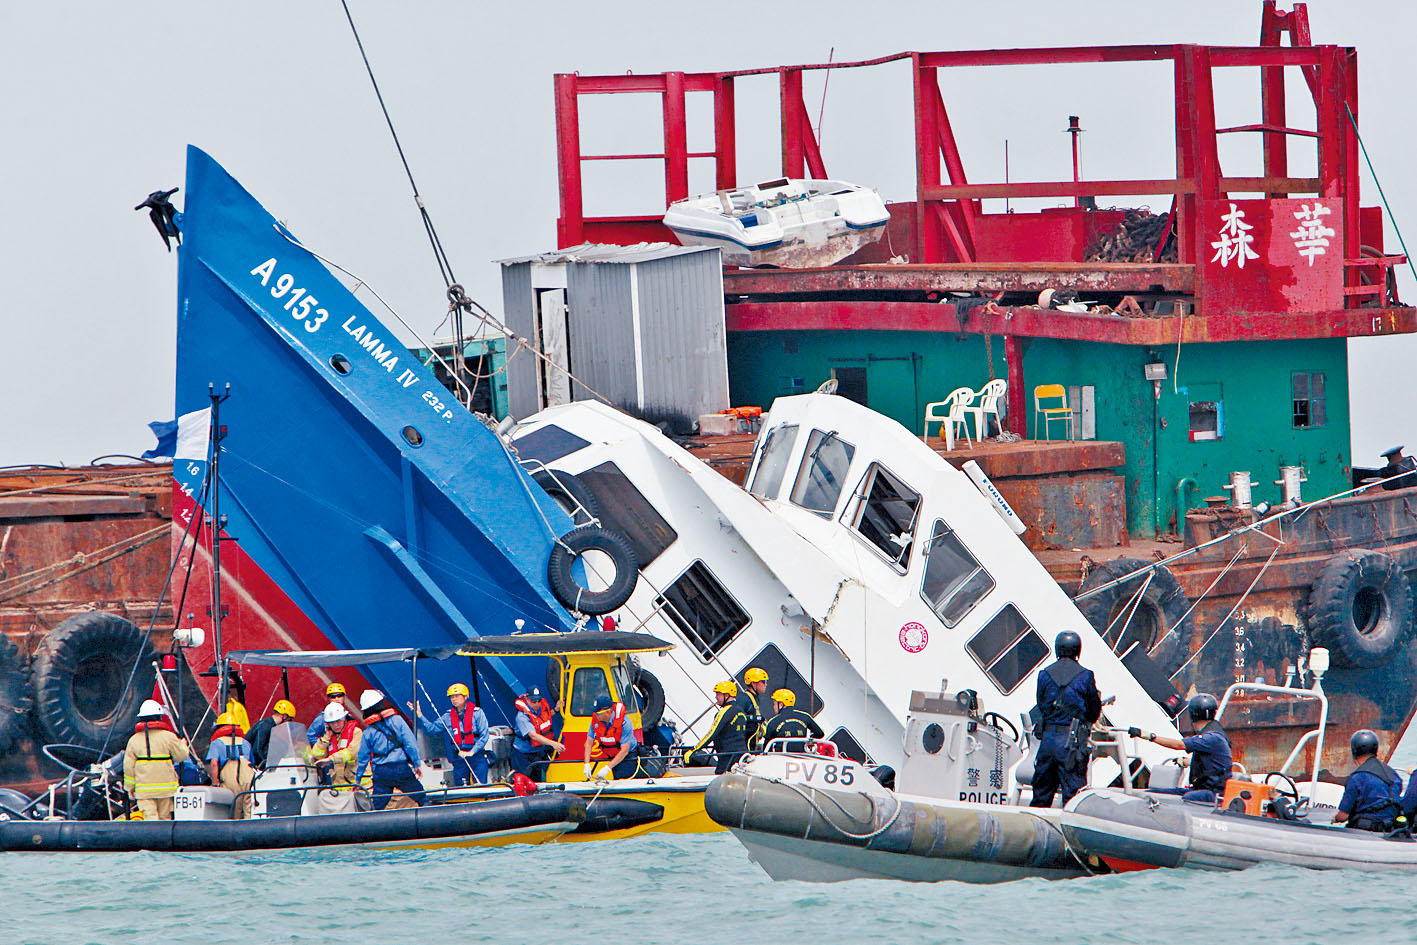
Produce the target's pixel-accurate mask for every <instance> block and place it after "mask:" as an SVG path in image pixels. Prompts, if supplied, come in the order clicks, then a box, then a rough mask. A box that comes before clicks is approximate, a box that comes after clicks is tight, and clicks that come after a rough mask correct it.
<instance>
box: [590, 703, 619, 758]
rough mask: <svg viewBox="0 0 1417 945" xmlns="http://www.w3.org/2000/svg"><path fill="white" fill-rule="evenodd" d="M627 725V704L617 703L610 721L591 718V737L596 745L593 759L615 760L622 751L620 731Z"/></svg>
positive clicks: (593, 748) (592, 754)
mask: <svg viewBox="0 0 1417 945" xmlns="http://www.w3.org/2000/svg"><path fill="white" fill-rule="evenodd" d="M624 725H625V703H623V702H617V703H615V706H614V709H613V710H612V711H611V713H610V721H608V722H602V721H600V716H598V715H592V716H591V717H590V737H591V740H592V741H593V742H594V743H595V744H594V745H593V746H592V748H591V757H592V758H595V759H597V760H598V759H601V758H614V757H615V755H616V754H617V753H618V752H619V751H620V730H621V729H622V728H623V727H624Z"/></svg>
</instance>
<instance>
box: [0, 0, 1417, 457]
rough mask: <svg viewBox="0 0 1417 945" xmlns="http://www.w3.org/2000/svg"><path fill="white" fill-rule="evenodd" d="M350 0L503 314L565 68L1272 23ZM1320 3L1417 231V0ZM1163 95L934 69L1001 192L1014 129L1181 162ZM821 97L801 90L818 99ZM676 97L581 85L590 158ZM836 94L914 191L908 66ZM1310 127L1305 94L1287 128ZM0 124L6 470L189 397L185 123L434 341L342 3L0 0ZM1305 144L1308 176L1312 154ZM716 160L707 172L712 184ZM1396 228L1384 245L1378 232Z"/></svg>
mask: <svg viewBox="0 0 1417 945" xmlns="http://www.w3.org/2000/svg"><path fill="white" fill-rule="evenodd" d="M350 3H351V10H352V11H353V13H354V16H355V20H356V23H357V25H358V26H359V27H360V30H361V33H362V36H363V38H364V43H365V47H366V49H367V51H368V53H369V56H370V59H371V61H372V62H373V65H374V68H375V71H376V75H377V77H378V79H379V82H380V84H381V86H382V88H383V91H384V95H385V98H386V100H387V102H388V104H389V107H390V109H391V111H392V113H393V117H394V121H395V123H396V126H397V128H398V130H399V133H400V135H401V137H402V140H403V144H404V148H405V151H406V152H407V154H408V157H409V160H410V163H411V164H412V167H413V171H414V174H415V176H416V178H417V180H418V183H419V187H420V190H421V191H422V193H423V196H424V200H425V202H426V203H427V205H428V207H429V208H430V211H431V212H432V214H433V218H434V221H435V223H436V224H437V226H438V229H439V233H440V235H441V237H442V240H443V243H444V246H445V248H446V249H447V252H448V254H449V256H450V257H451V259H452V262H453V265H454V267H455V270H456V272H457V275H458V276H459V278H460V279H461V280H462V281H463V282H464V283H465V284H466V285H467V286H468V288H469V291H470V293H471V294H472V295H473V296H474V297H475V298H477V299H479V300H480V301H482V302H483V304H485V305H487V306H488V307H489V308H490V309H492V310H493V311H494V312H498V311H500V308H501V297H500V280H499V276H498V272H497V267H496V266H495V265H493V264H492V262H491V261H492V260H494V259H497V258H502V257H507V256H513V255H517V254H523V253H530V252H538V251H542V250H547V249H551V248H553V247H554V246H555V219H556V215H557V191H556V176H555V146H554V124H553V109H552V75H553V74H554V73H556V72H569V71H580V72H583V73H617V72H624V71H627V70H631V71H636V72H658V71H662V70H666V69H679V70H683V71H688V72H694V71H712V70H726V69H740V68H747V67H754V66H771V65H778V64H785V63H803V62H820V61H824V60H826V58H827V57H828V55H829V53H830V51H831V50H833V49H834V50H835V52H834V54H833V55H834V56H835V59H836V60H852V59H866V58H871V57H876V56H881V55H886V54H890V53H895V52H899V51H902V50H907V49H912V48H914V49H926V50H930V49H960V48H994V47H1014V46H1039V45H1082V44H1100V43H1170V42H1202V43H1213V44H1224V45H1252V44H1254V43H1255V42H1256V40H1257V36H1258V23H1259V12H1260V4H1259V2H1258V0H1255V2H1248V0H1224V2H1219V0H1201V2H1191V3H1186V4H1162V3H1155V2H1137V0H1130V2H1122V3H1112V2H1107V3H1099V2H1089V3H1086V4H1083V3H1056V2H1053V3H1042V2H1034V0H1015V2H1003V3H977V2H971V3H953V2H933V3H921V4H918V5H917V4H893V3H889V2H883V3H874V4H862V3H860V2H851V3H837V2H826V0H815V2H812V3H810V4H808V3H779V4H764V3H734V2H728V0H718V2H714V3H695V4H689V3H682V2H680V3H662V2H661V3H628V2H602V3H594V4H591V3H583V2H582V3H558V2H539V3H502V4H490V3H472V2H415V0H408V2H399V3H380V4H376V3H372V2H369V0H350ZM1080 10H1086V11H1088V12H1087V13H1086V14H1082V13H1079V12H1078V11H1080ZM1310 19H1311V21H1312V25H1313V35H1314V39H1315V41H1316V42H1319V43H1337V44H1342V45H1353V46H1356V47H1358V49H1359V61H1360V68H1359V72H1360V98H1359V100H1360V102H1361V103H1362V112H1361V114H1362V128H1363V134H1364V139H1365V141H1366V143H1367V145H1368V148H1369V151H1370V153H1371V155H1372V157H1373V160H1374V162H1375V164H1376V165H1377V170H1378V173H1379V175H1381V178H1382V180H1383V183H1384V186H1385V188H1386V190H1387V194H1388V198H1389V200H1390V201H1391V202H1392V204H1393V210H1394V212H1395V213H1396V215H1397V219H1398V221H1399V223H1400V224H1401V223H1403V222H1405V223H1406V224H1407V226H1409V227H1411V228H1412V235H1413V236H1414V237H1415V238H1417V186H1415V185H1414V184H1413V181H1412V179H1411V174H1410V171H1409V167H1410V164H1411V155H1412V153H1413V150H1414V132H1413V130H1412V123H1411V118H1410V116H1411V106H1410V95H1411V94H1412V93H1411V83H1410V77H1411V56H1412V52H1411V37H1412V36H1413V35H1414V26H1417V11H1414V9H1413V8H1412V5H1411V4H1404V3H1395V2H1394V3H1382V2H1368V3H1365V4H1362V5H1361V6H1355V5H1353V4H1351V3H1338V2H1329V0H1319V2H1316V3H1312V4H1310ZM1233 72H1234V73H1235V74H1234V75H1233V76H1227V77H1226V78H1225V79H1224V81H1222V82H1220V83H1219V84H1218V86H1217V100H1218V101H1217V111H1218V113H1219V120H1220V122H1221V124H1222V125H1224V124H1243V123H1247V122H1254V121H1258V120H1259V101H1258V94H1257V91H1256V85H1257V78H1256V73H1255V72H1253V71H1251V70H1243V71H1241V70H1233ZM1296 82H1297V78H1296ZM1170 84H1171V78H1170V72H1169V68H1166V67H1161V66H1155V65H1126V66H1112V67H1105V66H1104V67H1092V66H1070V67H1065V68H1059V67H1052V68H1050V69H1009V70H1000V69H993V70H972V71H969V72H960V73H959V74H958V75H954V74H951V75H948V76H947V77H946V78H945V80H944V81H943V82H942V88H943V90H944V93H945V96H946V100H947V104H948V105H949V107H950V109H951V117H952V119H953V122H954V126H955V130H956V134H957V136H958V138H959V139H960V141H961V145H962V149H963V151H964V157H965V160H966V170H967V172H968V173H969V175H970V178H971V180H974V181H978V182H991V181H998V180H1002V179H1003V154H1004V141H1005V140H1006V139H1007V140H1008V141H1009V152H1010V175H1011V177H1012V179H1014V180H1022V179H1032V180H1058V179H1062V178H1064V177H1066V176H1067V175H1068V174H1069V173H1070V166H1069V157H1068V150H1067V148H1068V145H1067V136H1066V135H1065V134H1063V133H1062V129H1063V128H1064V127H1066V123H1067V116H1068V115H1069V114H1079V115H1081V116H1082V125H1083V127H1084V128H1085V129H1087V133H1086V135H1085V136H1084V138H1083V170H1084V176H1094V177H1103V176H1111V177H1119V178H1126V177H1130V178H1146V177H1165V176H1170V175H1171V173H1172V172H1173V168H1174V145H1173V141H1172V137H1173V136H1172V123H1173V119H1172V116H1171V114H1170V113H1169V109H1170V108H1171V92H1170ZM1300 88H1302V86H1300V87H1299V88H1296V89H1294V90H1293V91H1292V92H1291V102H1296V103H1297V102H1298V101H1299V99H1298V98H1297V96H1298V95H1299V94H1301V93H1300ZM822 92H823V90H822V88H821V84H820V79H810V80H809V82H808V85H807V92H806V98H807V101H808V102H809V110H810V111H812V112H813V113H814V115H815V113H816V112H817V109H818V106H820V104H821V101H822ZM658 109H659V105H658V101H657V100H656V99H653V98H651V97H638V96H636V97H633V98H631V97H623V96H622V97H617V99H616V100H610V99H601V100H599V101H597V102H595V104H588V105H586V106H584V107H583V129H584V132H583V139H584V146H585V149H586V151H587V152H594V151H596V150H609V149H611V147H612V146H613V147H617V148H619V149H620V150H636V151H653V150H656V149H657V148H658V143H657V142H656V140H655V136H656V135H657V134H658V129H659V126H658V123H657V120H656V116H657V114H658ZM823 114H824V118H823V121H822V128H821V136H822V143H823V152H824V157H825V160H826V164H827V168H828V170H829V172H831V173H832V175H833V176H836V177H841V178H845V179H848V180H853V181H856V182H858V183H863V184H867V185H870V186H873V187H876V188H878V189H879V190H880V191H881V192H882V193H883V194H884V195H885V196H886V197H887V199H897V200H898V199H904V198H908V197H909V196H910V195H911V192H912V186H913V183H912V182H913V171H914V158H913V154H912V152H911V143H910V89H909V74H908V69H907V67H906V66H904V65H902V64H897V65H895V66H890V67H884V68H880V69H876V70H871V71H870V72H869V73H867V72H865V71H857V72H840V71H838V72H834V73H832V79H831V84H830V86H829V88H828V89H827V90H826V105H825V111H824V113H823ZM689 116H690V121H691V123H693V124H694V127H692V128H691V131H690V146H691V148H692V149H700V148H703V149H706V148H707V146H708V142H709V140H710V133H711V129H710V127H709V124H708V110H707V102H706V101H704V102H697V101H694V100H693V99H692V98H691V102H690V109H689ZM1311 122H1312V115H1311V114H1309V115H1307V116H1306V115H1304V113H1303V111H1302V110H1300V109H1298V108H1297V107H1294V106H1291V123H1292V124H1296V125H1304V124H1308V127H1312V124H1311ZM0 129H2V132H0V133H3V144H0V148H3V151H0V153H3V159H0V170H3V186H2V187H0V246H2V247H3V256H0V258H3V260H4V264H3V266H2V267H0V276H3V279H0V299H3V315H0V318H3V326H4V333H3V336H0V337H3V345H4V351H5V358H4V364H5V367H4V369H3V371H0V403H3V408H4V414H3V419H0V465H10V464H29V463H70V464H74V463H82V462H86V461H88V460H89V459H90V458H92V457H95V456H98V455H101V454H105V453H135V454H136V453H139V452H141V451H142V450H144V449H146V448H147V447H149V446H150V445H151V443H152V439H151V436H150V434H149V433H148V431H147V429H146V427H145V424H146V422H147V421H149V420H154V419H166V418H170V417H171V415H172V412H173V410H172V402H173V392H172V383H173V372H174V368H173V349H174V324H175V310H174V299H175V295H176V265H175V261H176V257H175V255H168V254H167V253H165V252H164V251H163V249H162V245H161V242H160V240H159V239H158V237H157V235H156V233H155V232H154V231H153V230H152V228H151V225H150V224H149V223H148V221H147V219H146V218H145V216H143V215H140V214H137V213H134V212H133V211H132V209H131V208H132V207H133V206H134V205H135V204H137V203H138V202H139V201H141V200H142V199H143V197H144V196H145V195H146V194H147V193H148V192H149V191H152V190H156V189H159V188H167V187H174V186H178V185H180V184H181V183H182V180H183V151H184V147H185V145H186V144H188V143H189V142H190V143H193V144H197V145H199V146H201V147H202V148H204V149H206V150H207V151H209V152H210V153H211V154H212V155H213V156H215V157H216V158H217V160H218V161H220V162H222V163H223V164H224V165H225V166H226V167H227V168H228V169H229V170H230V171H231V172H232V173H233V174H234V175H235V176H236V177H237V179H238V180H240V181H242V183H243V184H245V186H246V187H247V188H248V189H249V190H251V192H252V193H254V194H255V195H256V197H257V198H258V199H260V200H261V201H262V202H263V203H264V204H265V205H266V206H267V207H268V208H269V209H270V210H271V211H272V212H273V213H274V214H275V215H276V216H277V217H278V218H280V219H282V220H284V221H286V222H287V224H288V225H289V226H290V227H291V229H292V230H293V231H294V232H295V233H296V234H297V235H299V237H300V238H301V239H302V240H303V241H304V242H305V243H306V244H307V245H309V246H310V247H311V248H312V249H314V250H316V251H317V252H319V253H321V254H322V255H325V256H328V257H330V258H332V259H334V260H336V261H337V262H339V263H340V264H341V265H343V266H345V267H346V268H348V269H350V270H352V271H354V272H356V273H358V274H359V275H360V276H361V277H362V278H364V279H365V280H366V281H367V282H368V283H369V284H370V285H372V286H373V287H375V288H376V289H377V290H378V292H379V293H380V294H381V295H383V296H384V298H386V299H387V300H389V302H390V303H391V304H392V305H393V306H394V307H395V308H396V309H398V310H399V311H400V312H401V313H402V314H403V315H404V317H405V318H407V319H408V321H409V322H410V323H411V324H413V325H414V326H415V327H416V328H417V329H418V330H419V331H420V332H422V333H424V334H425V336H426V335H428V334H431V333H432V332H433V330H434V327H435V326H436V325H437V324H438V323H439V322H440V321H441V320H442V318H443V314H444V311H445V308H446V303H445V302H444V300H443V286H442V282H441V280H440V278H439V276H438V272H437V269H436V268H435V266H434V263H433V259H432V255H431V252H430V250H429V248H428V245H427V242H426V239H425V237H424V235H423V231H422V227H421V225H420V223H419V220H418V216H417V213H416V210H415V207H414V205H413V202H412V199H411V197H410V191H409V187H408V182H407V180H406V178H405V177H404V174H403V169H402V167H401V166H400V164H399V161H398V155H397V153H396V152H395V150H394V147H393V144H392V143H391V141H390V138H389V135H388V131H387V129H386V127H385V125H384V122H383V118H382V117H381V115H380V114H379V111H378V106H377V103H376V101H375V99H374V96H373V93H372V91H371V90H370V86H369V82H368V79H367V77H366V76H365V74H364V68H363V65H362V63H361V62H360V59H359V55H358V50H357V49H356V47H355V45H354V41H353V39H352V38H351V35H350V31H349V27H348V24H347V23H346V21H345V18H344V12H343V10H342V9H341V7H340V4H339V2H338V0H319V2H314V0H310V2H292V0H283V2H269V0H247V2H242V3H220V2H205V3H193V2H190V0H189V2H144V0H128V2H124V3H122V4H113V3H26V4H21V3H18V2H15V0H11V2H7V3H3V4H0ZM738 135H739V142H740V160H739V170H740V177H741V179H743V180H745V181H748V180H754V179H763V178H767V177H772V176H776V175H777V174H778V165H777V163H776V161H777V148H778V145H777V138H776V135H777V103H776V86H775V80H774V79H759V80H744V81H742V82H741V83H740V85H739V131H738ZM1253 137H1254V136H1242V135H1230V136H1227V139H1235V140H1226V142H1225V147H1226V150H1224V151H1223V152H1222V165H1223V167H1224V168H1225V170H1226V172H1227V173H1230V174H1236V175H1241V174H1245V175H1248V174H1258V173H1259V171H1258V157H1257V155H1258V148H1257V146H1256V142H1255V141H1254V140H1253ZM1241 138H1250V139H1251V140H1250V141H1249V142H1244V141H1241V140H1239V139H1241ZM1299 140H1302V139H1299ZM1291 148H1293V149H1294V150H1295V152H1296V157H1295V158H1294V162H1295V163H1294V166H1293V168H1292V170H1293V171H1294V172H1295V173H1296V174H1297V173H1308V172H1306V171H1305V170H1304V166H1303V158H1302V156H1301V155H1298V154H1297V152H1298V151H1301V150H1302V148H1300V147H1298V146H1295V145H1291ZM701 163H702V166H701V167H696V168H695V170H694V177H693V178H692V180H691V183H692V184H694V185H696V186H700V187H704V188H708V187H711V185H712V181H711V177H710V176H709V175H710V168H709V166H708V164H707V162H701ZM1309 164H1310V166H1311V165H1312V160H1310V161H1309ZM588 168H589V170H588V172H587V186H588V188H598V193H599V196H598V197H597V196H596V195H595V194H594V193H592V194H590V195H589V197H588V203H587V210H588V211H589V212H605V211H615V212H626V210H633V211H646V212H648V211H651V210H656V209H658V210H662V209H663V189H662V179H663V175H662V170H661V165H656V164H652V163H651V164H644V165H635V166H621V167H612V166H610V165H607V164H605V163H603V162H602V163H598V164H594V165H589V166H588ZM1364 187H1365V191H1364V204H1365V205H1368V204H1374V203H1376V202H1377V195H1376V191H1375V190H1374V189H1373V188H1372V186H1371V181H1370V180H1368V179H1367V178H1366V175H1365V180H1364ZM181 197H182V195H181V194H179V195H178V197H177V198H176V199H177V203H178V205H179V206H180V205H181ZM1148 199H1149V200H1150V201H1152V202H1153V203H1154V204H1155V206H1154V209H1157V210H1158V211H1160V210H1163V209H1164V203H1162V201H1161V200H1160V199H1159V198H1148ZM1388 240H1389V249H1390V250H1392V251H1396V249H1395V246H1396V244H1395V240H1394V238H1393V236H1392V233H1391V229H1390V228H1389V233H1388ZM1414 245H1415V246H1417V244H1414ZM1402 275H1403V279H1402V291H1403V293H1404V296H1405V297H1406V298H1407V299H1408V300H1409V301H1411V300H1413V299H1417V288H1414V286H1413V280H1412V279H1411V277H1410V273H1409V272H1408V271H1406V270H1404V272H1403V274H1402ZM381 317H382V313H381ZM405 340H407V341H411V340H412V339H411V338H408V337H406V339H405ZM1351 348H1352V353H1353V371H1352V388H1353V401H1354V404H1353V405H1354V415H1355V431H1354V440H1355V442H1354V447H1355V452H1356V454H1357V455H1358V457H1359V461H1360V463H1361V462H1363V461H1364V460H1365V458H1366V459H1371V460H1372V461H1373V462H1374V463H1376V461H1377V457H1376V455H1375V453H1376V451H1377V450H1378V449H1380V448H1382V447H1385V446H1387V445H1388V444H1389V442H1399V441H1404V440H1405V441H1407V442H1409V443H1412V444H1413V445H1417V423H1414V421H1413V413H1414V411H1413V409H1412V407H1411V406H1410V403H1411V396H1410V394H1409V393H1408V392H1407V388H1406V387H1405V384H1402V383H1401V379H1402V378H1403V377H1410V375H1411V369H1410V365H1411V364H1412V363H1413V355H1414V354H1417V342H1414V340H1413V339H1411V338H1408V337H1404V338H1390V339H1382V340H1370V341H1363V342H1357V343H1353V344H1352V345H1351ZM1399 385H1401V388H1402V389H1401V393H1400V394H1393V393H1391V392H1390V391H1391V390H1392V389H1394V388H1397V387H1398V386H1399Z"/></svg>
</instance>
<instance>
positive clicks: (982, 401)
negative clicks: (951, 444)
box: [964, 378, 1009, 442]
mask: <svg viewBox="0 0 1417 945" xmlns="http://www.w3.org/2000/svg"><path fill="white" fill-rule="evenodd" d="M1008 389H1009V382H1008V381H1006V380H1004V379H1003V378H995V379H994V380H992V381H990V382H989V383H987V384H985V385H984V386H983V387H981V388H980V389H979V393H978V394H976V395H975V396H977V397H978V398H979V402H978V403H977V404H974V405H973V406H970V407H965V408H964V412H965V413H968V414H973V415H974V438H975V439H976V440H980V441H981V442H982V441H983V440H984V438H985V437H986V436H988V435H989V428H988V427H987V426H985V423H986V421H985V419H984V415H985V414H986V413H987V414H993V416H994V419H995V420H996V421H998V424H999V429H1001V430H1002V429H1003V428H1004V422H1003V420H1001V419H1000V418H999V401H1000V400H1001V399H1003V396H1004V394H1005V393H1007V392H1008Z"/></svg>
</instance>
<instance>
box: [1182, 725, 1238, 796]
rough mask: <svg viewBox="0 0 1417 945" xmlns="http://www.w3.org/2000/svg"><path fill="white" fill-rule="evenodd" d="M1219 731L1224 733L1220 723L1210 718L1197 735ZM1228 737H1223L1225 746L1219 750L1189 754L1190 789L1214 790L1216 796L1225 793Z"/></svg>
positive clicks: (1228, 757)
mask: <svg viewBox="0 0 1417 945" xmlns="http://www.w3.org/2000/svg"><path fill="white" fill-rule="evenodd" d="M1211 732H1219V733H1220V734H1221V735H1225V729H1223V728H1221V727H1220V723H1219V722H1217V721H1215V719H1211V720H1210V721H1209V722H1207V723H1205V725H1204V726H1203V727H1202V728H1201V730H1200V731H1199V732H1198V733H1197V734H1198V735H1209V734H1210V733H1211ZM1230 760H1231V758H1230V737H1229V736H1228V735H1227V736H1226V737H1225V748H1224V749H1223V750H1220V751H1213V752H1211V751H1207V752H1195V753H1193V754H1192V756H1191V790H1193V791H1214V792H1215V793H1216V796H1217V797H1218V796H1219V795H1221V794H1223V793H1225V782H1226V781H1227V780H1229V778H1230Z"/></svg>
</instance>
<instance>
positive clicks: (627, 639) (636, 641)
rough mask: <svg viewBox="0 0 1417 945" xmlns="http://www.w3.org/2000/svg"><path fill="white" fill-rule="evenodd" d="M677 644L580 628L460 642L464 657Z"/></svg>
mask: <svg viewBox="0 0 1417 945" xmlns="http://www.w3.org/2000/svg"><path fill="white" fill-rule="evenodd" d="M672 649H674V644H673V643H669V642H667V641H665V640H661V639H660V638H659V637H656V636H651V635H650V634H648V633H630V632H628V631H623V630H609V631H607V630H578V631H574V632H570V633H517V634H512V635H510V636H502V637H478V638H477V639H475V640H468V641H467V642H466V643H463V644H460V645H458V647H457V648H456V652H457V653H459V654H461V655H462V656H557V655H560V654H562V653H665V652H668V651H669V650H672Z"/></svg>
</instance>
